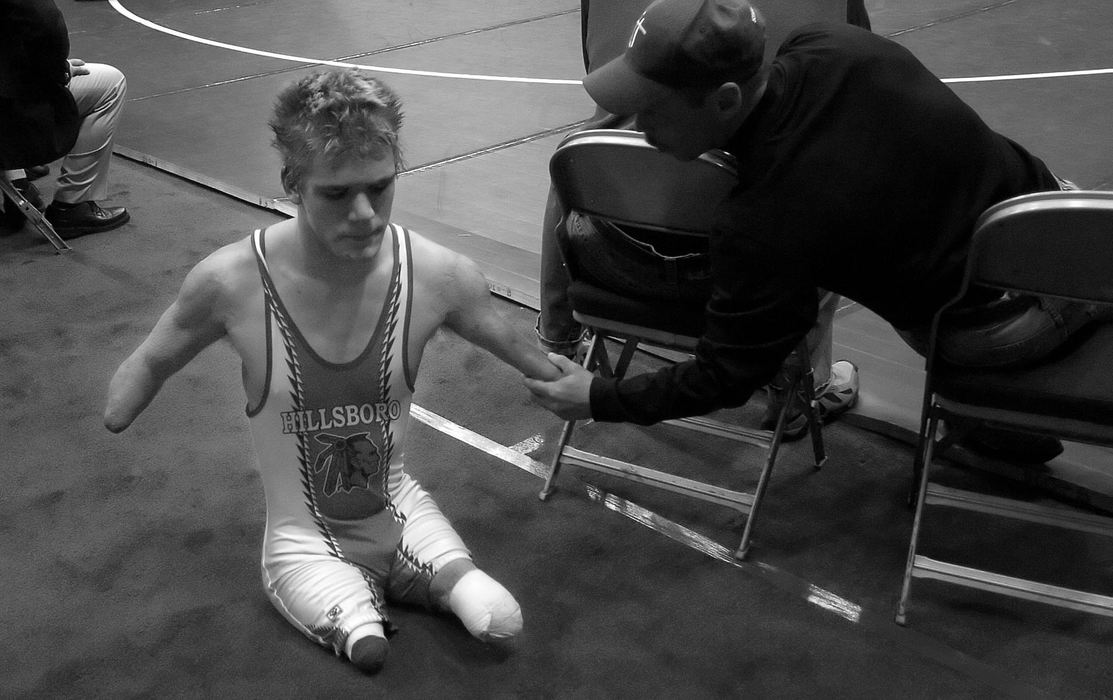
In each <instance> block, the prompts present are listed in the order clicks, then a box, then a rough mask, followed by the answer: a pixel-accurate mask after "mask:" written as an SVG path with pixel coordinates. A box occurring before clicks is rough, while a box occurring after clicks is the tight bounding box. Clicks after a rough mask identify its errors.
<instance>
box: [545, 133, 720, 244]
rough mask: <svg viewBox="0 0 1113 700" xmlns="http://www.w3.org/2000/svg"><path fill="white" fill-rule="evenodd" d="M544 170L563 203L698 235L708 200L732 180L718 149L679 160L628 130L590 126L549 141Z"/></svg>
mask: <svg viewBox="0 0 1113 700" xmlns="http://www.w3.org/2000/svg"><path fill="white" fill-rule="evenodd" d="M549 174H550V176H551V177H552V182H553V185H554V187H556V190H557V192H558V193H559V194H560V198H561V201H562V202H563V203H564V205H565V206H567V207H568V208H570V209H575V210H577V211H580V212H583V213H585V214H590V215H592V216H598V217H601V218H604V219H609V220H611V221H613V222H615V223H618V224H626V225H630V226H637V227H641V228H648V229H653V230H657V231H668V232H672V233H685V234H695V235H706V234H707V233H709V232H710V231H711V226H712V223H713V221H714V210H715V205H716V204H717V203H718V202H720V201H722V200H723V199H724V198H725V197H726V196H727V194H728V193H729V192H730V191H731V189H733V187H734V186H735V184H737V181H738V180H737V177H738V175H737V171H736V170H735V168H734V166H733V165H732V164H731V161H730V157H729V156H728V155H727V154H726V153H721V152H714V151H713V152H709V153H705V154H703V155H702V156H700V157H699V158H697V159H696V160H692V161H687V162H682V161H679V160H677V159H675V158H673V157H672V156H669V155H666V154H665V153H662V152H661V151H658V150H657V149H656V148H654V147H653V146H651V145H649V144H648V143H646V140H645V137H644V136H643V135H642V134H641V133H640V132H636V131H623V130H620V129H590V130H587V131H581V132H578V133H575V134H572V135H570V136H568V137H567V138H565V139H564V141H562V142H561V143H560V145H559V146H557V149H556V151H555V152H554V153H553V155H552V158H551V159H550V160H549Z"/></svg>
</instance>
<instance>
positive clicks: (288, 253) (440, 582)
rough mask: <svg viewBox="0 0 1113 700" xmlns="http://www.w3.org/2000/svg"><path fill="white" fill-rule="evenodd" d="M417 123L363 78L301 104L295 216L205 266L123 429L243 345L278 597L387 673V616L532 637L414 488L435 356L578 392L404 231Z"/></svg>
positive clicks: (153, 349) (160, 339)
mask: <svg viewBox="0 0 1113 700" xmlns="http://www.w3.org/2000/svg"><path fill="white" fill-rule="evenodd" d="M401 122H402V112H401V104H400V102H399V100H398V98H397V96H396V95H395V94H394V93H393V92H392V91H391V90H390V89H389V88H387V87H386V86H385V85H383V84H382V83H380V82H379V81H377V80H375V79H374V78H370V77H367V76H364V75H362V74H361V73H360V72H359V71H357V70H344V71H327V72H320V73H314V74H312V75H310V76H308V77H305V78H303V79H301V80H299V81H298V82H297V83H295V84H293V85H291V86H289V87H287V88H286V89H285V90H283V91H282V93H281V94H280V95H279V97H278V100H277V104H276V108H275V113H274V116H273V118H272V120H271V128H272V129H273V131H274V134H275V145H276V146H277V148H278V150H279V152H280V153H281V155H282V159H283V167H282V182H283V185H284V188H285V190H286V192H287V194H288V195H289V196H290V201H291V202H293V203H294V204H296V205H297V207H298V211H297V215H296V217H295V218H294V219H291V220H288V221H283V222H281V223H278V224H275V225H273V226H271V227H269V228H267V229H266V230H259V231H256V232H255V233H254V234H253V235H252V236H250V237H248V238H245V239H243V240H241V241H239V242H238V243H233V244H231V245H228V246H225V247H224V248H221V249H220V250H218V251H216V252H215V253H213V254H212V255H210V256H209V257H208V258H206V259H205V260H203V261H201V262H200V263H198V264H197V266H196V267H195V268H194V269H193V270H192V271H191V272H190V273H189V274H188V275H187V277H186V279H185V282H184V284H183V285H182V289H181V292H180V293H179V295H178V298H177V300H176V301H175V302H174V303H173V304H172V305H171V306H170V308H169V309H167V311H166V312H165V313H164V314H163V315H162V317H161V318H160V319H159V321H158V323H157V324H156V325H155V327H154V329H153V330H152V331H151V334H150V335H149V336H148V338H147V339H146V340H145V341H144V342H143V344H142V345H140V346H139V348H138V349H137V350H136V351H135V352H134V353H133V354H132V355H131V356H130V357H129V358H127V359H126V360H125V361H124V362H123V364H121V365H120V368H119V369H118V370H117V372H116V374H115V376H114V377H113V378H112V381H111V384H110V386H109V392H108V401H107V406H106V408H105V425H106V426H107V427H108V429H109V430H111V431H113V432H118V431H121V430H123V429H124V428H126V427H127V426H128V425H129V424H131V422H132V421H133V420H134V419H135V418H136V416H138V415H139V413H140V412H141V411H142V410H143V408H144V407H146V406H147V404H148V403H150V401H151V400H152V399H153V398H154V397H155V395H156V393H157V392H158V390H159V388H160V387H161V386H162V384H163V383H164V382H165V381H166V379H167V378H168V377H170V376H171V375H172V374H174V372H176V371H177V370H178V369H179V368H181V367H182V366H183V365H185V364H186V363H187V362H188V361H189V360H190V359H191V358H193V357H194V356H195V355H196V354H197V353H198V352H200V351H201V350H202V349H204V348H205V347H206V346H208V345H210V344H212V343H213V342H215V341H217V340H220V339H227V340H228V341H229V342H230V343H231V345H232V347H233V348H234V349H235V350H236V352H237V353H238V354H239V356H240V358H241V360H242V362H243V382H244V389H245V391H246V393H247V400H248V416H249V417H250V420H251V430H252V435H253V437H254V442H255V448H256V453H257V455H258V458H259V459H258V466H259V470H260V474H261V477H262V481H263V486H264V490H265V492H266V500H267V524H266V532H265V536H264V544H263V561H262V567H263V583H264V585H265V587H266V592H267V595H268V596H269V597H270V599H271V602H272V603H273V604H274V605H275V607H276V608H277V609H278V610H279V611H280V612H281V613H282V614H283V615H284V616H285V617H286V619H287V620H289V622H290V623H291V624H292V625H294V627H295V628H297V629H298V630H299V631H301V632H302V633H303V634H305V635H306V636H307V637H309V638H310V639H312V640H313V641H315V642H317V643H318V644H321V645H323V646H325V647H328V648H331V649H333V650H335V651H336V653H337V654H341V653H343V654H345V655H346V656H347V657H348V658H350V659H351V660H352V662H353V663H355V664H356V665H357V666H358V667H360V668H361V669H363V670H365V671H368V672H375V671H377V670H379V668H380V667H381V666H382V664H383V662H384V660H385V658H386V655H387V650H388V646H387V642H386V635H388V634H389V633H390V632H391V631H392V630H391V624H390V621H389V619H388V617H387V614H386V610H385V607H384V606H385V601H386V600H388V599H389V600H397V601H403V602H408V603H413V604H419V605H426V606H429V607H432V608H435V609H438V610H446V611H451V612H453V613H454V614H456V615H457V616H458V617H459V618H460V620H461V621H462V622H463V623H464V625H465V626H466V627H467V629H468V631H469V632H471V633H472V634H473V635H474V636H476V637H477V638H479V639H482V640H485V641H495V640H504V639H509V638H513V637H514V636H515V635H517V634H518V632H519V631H520V630H521V628H522V615H521V610H520V609H519V607H518V603H517V602H516V601H515V600H514V597H513V596H512V595H511V594H510V593H509V592H508V591H507V590H506V589H505V588H503V587H502V586H501V585H500V584H499V583H497V582H496V581H495V580H494V579H492V578H491V577H490V576H488V575H487V574H486V573H484V572H483V571H482V570H480V569H478V568H477V567H476V565H475V564H474V563H473V561H472V557H471V553H470V552H469V551H468V549H467V547H466V546H465V545H464V543H463V541H462V540H461V539H460V537H459V536H458V535H457V533H456V532H455V530H454V529H453V528H452V525H451V524H450V523H449V522H448V520H447V519H446V518H445V516H444V515H442V514H441V512H440V510H439V509H438V508H437V505H436V504H435V503H434V502H433V500H432V499H431V498H430V497H429V495H428V494H427V493H426V492H425V491H424V490H423V489H422V488H421V486H420V485H419V484H418V483H417V482H416V481H414V480H413V479H412V478H411V477H410V476H409V475H408V474H407V473H406V471H405V470H404V463H403V447H404V445H405V440H406V428H407V425H408V423H409V416H410V400H411V397H412V393H413V387H414V382H415V379H416V375H417V369H418V366H419V365H420V363H421V356H422V353H423V352H424V349H425V345H426V343H427V342H428V341H429V339H430V337H432V335H433V333H434V332H436V331H437V329H438V328H441V327H442V326H443V327H445V328H448V329H451V330H453V331H455V332H456V333H458V334H459V335H460V336H462V337H463V338H464V339H466V340H469V341H471V342H473V343H475V344H477V345H479V346H481V347H483V348H485V349H487V350H489V351H490V352H492V353H494V354H495V355H496V356H497V357H499V358H500V359H502V360H504V361H506V362H508V363H510V364H512V365H513V366H514V367H516V368H518V369H519V370H521V371H522V372H524V373H526V374H527V375H529V376H532V377H537V378H549V379H552V378H555V377H556V376H559V372H558V371H557V369H556V368H555V367H554V366H553V365H552V364H551V363H550V362H549V361H548V360H547V359H546V357H545V355H544V354H542V353H541V352H540V351H539V350H537V348H536V347H535V346H534V344H533V343H532V342H531V341H530V339H529V338H527V337H525V336H524V335H520V334H518V333H516V332H515V331H514V329H513V328H512V326H510V324H509V323H508V322H507V321H506V320H505V319H504V318H503V317H502V315H501V314H499V312H498V311H497V309H496V308H495V306H494V304H493V301H492V297H491V294H490V292H489V291H488V287H487V283H486V280H485V279H484V278H483V275H482V274H481V273H480V272H479V270H478V269H477V268H476V266H475V264H474V263H472V262H471V261H470V260H467V259H466V258H464V257H462V256H460V255H457V254H456V253H453V252H451V251H449V250H447V249H445V248H442V247H441V246H439V245H437V244H435V243H432V242H431V241H429V240H426V239H425V238H423V237H421V236H419V235H417V234H415V233H410V232H409V231H407V230H406V229H404V228H402V227H401V226H398V225H397V224H392V223H390V214H391V205H392V203H393V200H394V186H395V182H396V178H397V173H398V170H399V169H400V168H401V162H402V161H401V150H400V146H399V142H398V130H399V128H400V126H401Z"/></svg>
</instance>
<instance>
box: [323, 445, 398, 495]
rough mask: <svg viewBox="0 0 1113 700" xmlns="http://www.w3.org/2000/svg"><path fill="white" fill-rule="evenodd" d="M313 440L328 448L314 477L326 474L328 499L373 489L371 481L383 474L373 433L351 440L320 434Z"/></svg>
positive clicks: (380, 455)
mask: <svg viewBox="0 0 1113 700" xmlns="http://www.w3.org/2000/svg"><path fill="white" fill-rule="evenodd" d="M313 437H314V438H315V439H316V440H317V442H319V443H322V444H323V445H325V448H324V449H323V450H321V451H320V453H319V454H318V455H317V459H316V460H314V462H313V473H315V474H320V473H321V472H324V475H325V476H324V483H323V485H322V488H321V490H322V492H323V493H324V494H325V495H326V496H335V495H336V494H337V493H339V492H341V491H343V492H344V493H350V492H351V491H352V489H357V488H359V489H367V488H370V484H371V477H373V476H375V475H376V474H378V473H379V469H380V468H381V464H382V453H381V452H380V450H379V448H378V446H377V445H375V443H373V442H371V434H370V433H356V434H354V435H349V436H347V437H342V436H340V435H332V434H329V433H319V434H317V435H314V436H313Z"/></svg>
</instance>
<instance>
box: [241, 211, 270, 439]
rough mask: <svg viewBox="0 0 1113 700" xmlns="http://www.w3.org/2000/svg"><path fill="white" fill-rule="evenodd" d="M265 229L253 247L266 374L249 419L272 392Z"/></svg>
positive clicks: (256, 233) (254, 238)
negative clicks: (260, 290)
mask: <svg viewBox="0 0 1113 700" xmlns="http://www.w3.org/2000/svg"><path fill="white" fill-rule="evenodd" d="M263 234H264V229H261V228H257V229H255V231H254V232H253V233H252V234H251V247H252V250H253V251H254V252H255V262H256V264H257V265H258V266H259V278H260V279H261V280H262V283H263V334H264V340H265V342H266V346H267V354H266V357H265V358H264V363H265V364H264V367H265V370H264V371H265V372H266V374H265V375H264V376H263V391H262V393H261V394H260V395H259V399H258V403H257V404H256V405H255V406H252V405H251V404H250V403H248V404H247V407H246V412H247V417H248V418H251V417H252V416H255V415H258V413H259V411H262V410H263V406H265V405H266V403H267V394H269V393H270V390H271V360H272V359H273V358H272V357H271V353H272V352H273V349H272V344H273V339H272V338H271V307H270V299H269V297H270V291H269V289H268V284H269V283H270V273H269V272H268V270H267V259H266V257H265V255H264V253H265V251H266V244H265V243H264V242H263Z"/></svg>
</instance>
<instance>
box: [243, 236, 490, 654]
mask: <svg viewBox="0 0 1113 700" xmlns="http://www.w3.org/2000/svg"><path fill="white" fill-rule="evenodd" d="M390 228H391V231H392V235H391V236H390V242H391V243H392V245H390V246H389V247H388V245H387V244H386V242H384V245H383V248H382V252H381V253H380V254H384V253H391V252H392V254H393V257H394V264H393V271H392V273H391V280H390V286H389V291H388V293H387V295H386V298H385V299H384V301H383V306H382V310H381V312H380V315H379V319H378V322H377V323H376V325H375V329H374V332H373V333H372V335H371V339H370V341H369V342H368V344H367V347H366V348H365V349H364V351H363V352H362V353H361V354H360V355H359V357H358V358H356V359H355V360H353V361H351V362H347V363H344V364H334V363H331V362H328V361H326V360H324V359H322V358H321V357H320V356H319V355H318V354H317V353H316V352H314V350H313V348H312V347H310V346H309V344H308V343H307V342H306V340H305V338H304V337H303V336H302V334H301V332H300V331H299V329H298V327H297V325H296V323H295V322H294V319H292V318H290V315H289V313H288V312H287V310H286V307H285V306H284V305H283V303H282V300H281V299H280V298H279V296H278V294H277V291H276V289H275V285H274V282H273V280H272V279H271V276H270V273H269V271H268V269H267V262H266V248H265V236H264V232H263V231H256V232H255V234H254V235H253V236H252V244H253V246H254V250H255V255H256V258H257V260H258V263H259V274H260V276H261V278H262V281H263V289H264V297H265V300H266V304H265V306H266V308H265V310H264V312H265V313H266V317H267V324H266V325H267V342H266V348H267V364H266V367H267V378H266V381H265V384H264V390H263V393H262V399H261V400H260V403H259V405H258V406H248V411H247V413H248V416H249V418H250V419H251V432H252V436H253V438H254V442H255V451H256V454H257V456H258V461H259V471H260V474H261V477H262V481H263V488H264V490H265V492H266V499H267V525H266V534H265V539H264V543H263V561H262V566H263V584H264V586H265V587H266V591H267V595H268V596H269V597H270V599H271V602H272V603H274V605H275V607H276V608H278V610H279V611H280V612H281V613H282V614H283V615H284V616H285V617H286V619H288V620H289V621H290V622H291V623H292V624H293V625H294V626H295V627H297V628H298V629H299V630H301V631H302V632H303V633H304V634H305V635H307V636H308V637H309V638H311V639H313V640H314V641H316V642H317V643H318V644H321V645H324V646H328V647H332V648H333V649H334V650H335V651H336V652H337V654H340V653H341V651H342V650H343V648H344V643H345V641H346V639H347V637H348V634H349V633H350V632H351V631H352V630H353V629H355V628H357V627H359V626H361V625H364V624H368V623H374V622H381V623H383V624H384V626H385V627H387V628H388V629H389V621H388V619H387V616H386V614H385V612H384V610H383V602H384V594H385V595H389V596H390V597H391V598H392V599H398V600H406V601H407V602H413V603H418V604H424V605H434V604H435V601H431V600H430V599H429V592H428V589H429V581H430V580H431V579H432V577H433V575H434V574H435V573H436V572H437V571H438V570H440V568H441V567H442V566H444V564H446V563H448V562H449V561H453V560H456V559H459V558H470V554H469V553H468V550H467V548H466V547H465V546H464V543H463V541H462V540H461V539H460V537H459V536H458V535H457V534H456V532H455V530H453V528H452V526H451V525H450V524H449V522H448V520H447V519H446V518H445V517H444V516H443V515H442V514H441V512H440V510H439V509H438V508H437V506H436V504H435V503H434V502H433V500H432V499H431V498H430V497H429V495H428V494H427V493H426V492H425V491H424V490H423V489H422V488H421V486H420V485H419V484H418V483H417V482H416V481H414V480H413V479H412V478H411V477H410V476H409V475H408V474H406V472H405V471H403V459H402V458H403V444H404V442H405V439H406V427H407V425H408V423H409V411H410V399H411V397H412V394H413V378H412V373H411V372H410V368H409V367H408V366H407V362H406V357H407V353H406V348H407V335H408V330H409V316H410V303H411V300H410V293H411V286H412V285H411V277H412V267H411V263H410V241H409V233H408V232H407V231H406V230H405V229H403V228H402V227H400V226H397V225H391V227H390Z"/></svg>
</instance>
